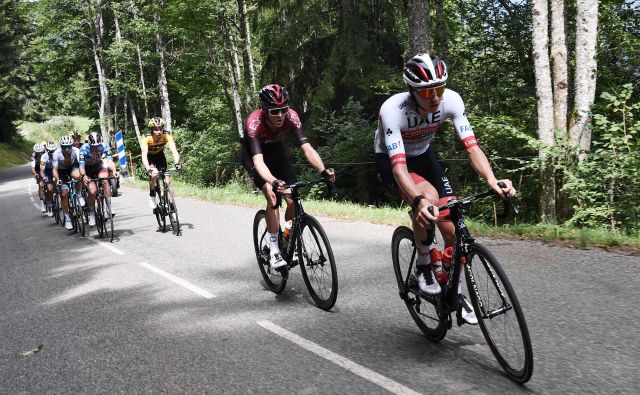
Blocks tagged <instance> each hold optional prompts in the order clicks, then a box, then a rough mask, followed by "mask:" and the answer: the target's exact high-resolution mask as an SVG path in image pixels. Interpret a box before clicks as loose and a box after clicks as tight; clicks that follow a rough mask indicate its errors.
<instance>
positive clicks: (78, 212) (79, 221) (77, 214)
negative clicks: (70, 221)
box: [73, 196, 85, 236]
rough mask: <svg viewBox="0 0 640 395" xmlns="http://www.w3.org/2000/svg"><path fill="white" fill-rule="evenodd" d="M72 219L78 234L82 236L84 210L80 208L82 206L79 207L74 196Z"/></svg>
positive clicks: (83, 232) (78, 200) (77, 200)
mask: <svg viewBox="0 0 640 395" xmlns="http://www.w3.org/2000/svg"><path fill="white" fill-rule="evenodd" d="M74 206H75V207H74V208H75V211H74V216H73V217H74V219H75V222H76V226H77V229H78V230H79V231H80V234H81V235H82V236H84V235H85V229H84V209H83V208H82V206H81V205H80V199H79V198H78V197H77V196H76V199H75V204H74Z"/></svg>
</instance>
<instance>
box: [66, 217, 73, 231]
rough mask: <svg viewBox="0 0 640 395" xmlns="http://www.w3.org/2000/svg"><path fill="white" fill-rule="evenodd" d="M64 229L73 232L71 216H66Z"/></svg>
mask: <svg viewBox="0 0 640 395" xmlns="http://www.w3.org/2000/svg"><path fill="white" fill-rule="evenodd" d="M64 227H65V229H67V230H73V223H72V222H71V217H70V216H69V215H65V216H64Z"/></svg>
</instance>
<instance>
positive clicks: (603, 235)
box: [127, 179, 640, 253]
mask: <svg viewBox="0 0 640 395" xmlns="http://www.w3.org/2000/svg"><path fill="white" fill-rule="evenodd" d="M127 185H132V186H134V187H136V188H140V189H146V188H147V186H148V183H147V181H143V180H130V181H128V182H127ZM173 185H174V189H175V192H176V194H178V195H180V196H188V197H193V198H196V199H201V200H206V201H212V202H217V203H228V204H238V205H243V206H249V207H256V208H262V207H264V206H265V200H264V197H263V196H262V194H261V193H260V194H255V193H251V192H249V191H248V190H247V189H246V188H245V187H244V186H242V185H240V184H237V183H230V184H227V185H226V186H224V187H198V186H194V185H189V184H186V183H184V182H180V181H179V180H178V179H174V184H173ZM303 204H304V208H305V211H307V212H309V213H311V214H317V215H323V216H327V217H333V218H339V219H346V220H354V221H355V220H357V221H367V222H372V223H377V224H386V225H407V226H410V221H409V216H408V215H407V210H406V209H405V208H402V209H398V208H395V207H369V206H365V205H359V204H353V203H345V202H334V201H327V200H321V201H317V200H312V199H304V198H303ZM465 221H466V223H467V226H468V227H469V229H470V230H471V232H472V234H474V235H476V236H496V237H511V238H521V239H529V240H541V241H546V242H551V241H553V242H560V243H562V244H565V245H568V246H574V247H587V246H596V247H604V248H614V247H619V249H622V250H627V251H630V252H632V253H640V238H639V237H638V236H636V237H633V236H625V235H617V234H614V233H612V232H610V231H608V230H605V229H579V228H569V227H565V226H558V225H544V224H535V225H522V224H520V225H511V224H507V225H502V226H493V225H489V224H486V223H484V222H481V221H474V220H470V219H466V220H465Z"/></svg>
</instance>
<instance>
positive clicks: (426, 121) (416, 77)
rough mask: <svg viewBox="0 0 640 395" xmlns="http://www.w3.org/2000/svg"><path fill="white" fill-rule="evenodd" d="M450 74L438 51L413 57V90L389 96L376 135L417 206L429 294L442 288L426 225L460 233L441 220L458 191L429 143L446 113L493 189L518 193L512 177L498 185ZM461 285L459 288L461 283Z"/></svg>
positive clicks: (384, 171) (394, 175)
mask: <svg viewBox="0 0 640 395" xmlns="http://www.w3.org/2000/svg"><path fill="white" fill-rule="evenodd" d="M447 78H448V74H447V66H446V65H445V63H444V62H443V61H442V60H440V59H439V58H438V57H437V56H435V55H433V54H418V55H416V56H414V57H413V58H412V59H410V60H409V61H408V62H407V63H406V67H405V70H404V78H403V79H404V81H405V83H406V85H407V87H408V92H405V93H399V94H396V95H394V96H392V97H391V98H389V99H388V100H387V101H385V102H384V104H383V105H382V107H381V109H380V114H379V118H378V129H377V130H376V136H375V151H376V167H377V169H378V172H379V173H380V175H381V178H382V179H383V181H384V182H385V183H387V184H391V185H394V186H395V187H396V188H397V191H398V193H399V194H400V196H401V197H402V198H403V199H404V200H405V201H406V202H407V203H410V204H411V206H412V208H413V210H414V218H413V230H414V234H415V240H416V249H417V250H418V256H417V259H416V275H417V277H418V284H419V286H420V289H421V290H422V291H424V292H426V293H429V294H437V293H439V292H440V290H441V289H440V285H439V284H438V282H437V281H436V279H435V278H434V273H433V271H432V265H431V257H430V255H429V248H430V245H431V237H429V235H428V232H427V229H430V228H431V224H432V223H433V222H436V223H437V224H438V227H439V228H440V231H441V232H442V234H443V238H444V239H445V240H444V241H445V246H451V245H453V243H454V239H455V234H454V228H453V225H452V224H451V223H447V222H443V221H440V222H438V217H439V213H438V209H437V204H438V201H439V199H440V198H444V200H446V199H447V198H448V197H450V196H454V192H453V188H452V186H451V185H450V183H449V181H448V180H447V178H446V176H445V175H444V172H443V171H442V167H441V166H440V164H439V162H438V161H437V158H436V156H435V151H434V150H433V147H431V145H430V143H431V141H432V139H433V136H434V134H435V133H436V131H437V130H438V129H439V128H440V126H441V125H442V123H443V122H444V121H445V120H447V119H451V120H452V121H453V124H454V126H455V128H456V131H457V133H458V137H459V138H460V140H461V141H462V144H463V145H464V148H465V150H466V152H467V154H468V155H469V160H470V161H471V164H472V166H473V168H474V169H475V170H476V172H477V173H478V174H480V176H482V177H483V178H484V179H485V181H486V182H487V184H488V185H489V186H490V187H491V188H492V189H494V190H495V191H496V192H497V193H498V194H499V195H500V196H503V195H504V194H508V195H509V196H514V195H515V192H516V191H515V189H513V187H512V184H511V181H509V180H500V181H503V182H504V183H505V184H506V188H504V190H503V189H501V188H500V187H498V185H497V184H498V182H499V181H498V180H497V179H496V177H495V176H494V174H493V171H492V170H491V166H490V165H489V161H488V160H487V157H486V156H485V155H484V152H483V151H482V149H480V147H479V146H478V142H477V140H476V138H475V135H474V133H473V128H472V127H471V125H470V124H469V121H468V120H467V117H466V114H465V109H464V103H463V101H462V98H461V97H460V95H459V94H458V93H456V92H454V91H452V90H450V89H446V81H447ZM430 210H431V212H430ZM434 263H435V262H434ZM440 270H442V268H441V267H440ZM458 289H459V291H460V290H461V287H459V288H458ZM459 302H460V303H459V305H460V306H459V308H461V309H462V311H461V312H460V313H461V317H462V318H463V319H464V321H465V322H467V323H470V324H476V323H477V322H478V321H477V318H476V317H475V313H474V312H473V309H472V307H471V304H470V303H469V302H468V301H467V300H466V298H465V297H464V295H462V293H460V295H459Z"/></svg>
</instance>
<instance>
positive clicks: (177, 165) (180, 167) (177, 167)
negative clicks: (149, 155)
mask: <svg viewBox="0 0 640 395" xmlns="http://www.w3.org/2000/svg"><path fill="white" fill-rule="evenodd" d="M174 166H175V168H176V170H178V171H180V170H182V163H176V164H175V165H174Z"/></svg>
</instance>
